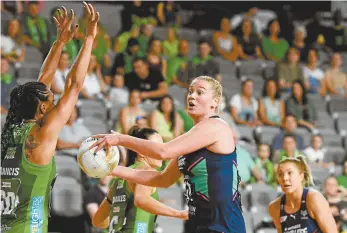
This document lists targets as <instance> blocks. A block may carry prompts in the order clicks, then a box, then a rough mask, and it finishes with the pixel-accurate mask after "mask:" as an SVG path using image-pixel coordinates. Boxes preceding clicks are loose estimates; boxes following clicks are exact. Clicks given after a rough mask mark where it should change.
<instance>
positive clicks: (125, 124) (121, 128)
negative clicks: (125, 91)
mask: <svg viewBox="0 0 347 233" xmlns="http://www.w3.org/2000/svg"><path fill="white" fill-rule="evenodd" d="M140 103H141V98H140V92H139V91H138V90H136V89H134V90H132V91H131V92H130V95H129V101H128V106H126V107H124V108H122V109H121V111H120V112H119V117H118V121H117V126H116V131H117V132H119V133H122V134H127V133H128V130H129V129H130V128H131V127H132V126H133V125H134V124H135V123H136V119H137V117H145V116H146V112H145V111H144V110H143V109H142V108H141V107H140Z"/></svg>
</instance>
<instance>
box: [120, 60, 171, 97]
mask: <svg viewBox="0 0 347 233" xmlns="http://www.w3.org/2000/svg"><path fill="white" fill-rule="evenodd" d="M133 67H134V71H133V72H130V73H128V74H126V75H125V77H124V81H125V86H126V87H127V88H128V89H129V91H132V90H134V89H136V90H139V91H140V96H141V99H142V100H146V99H150V100H158V99H160V98H161V97H162V96H164V95H166V94H167V93H168V87H167V84H166V82H165V80H164V77H163V75H162V74H161V72H159V71H156V70H152V69H149V67H148V63H147V61H146V60H145V59H143V58H136V59H135V60H134V62H133Z"/></svg>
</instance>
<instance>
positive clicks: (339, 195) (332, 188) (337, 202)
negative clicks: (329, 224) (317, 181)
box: [323, 176, 347, 228]
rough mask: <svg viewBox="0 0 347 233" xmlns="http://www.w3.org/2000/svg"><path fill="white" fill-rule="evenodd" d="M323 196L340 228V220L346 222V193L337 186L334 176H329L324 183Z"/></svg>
mask: <svg viewBox="0 0 347 233" xmlns="http://www.w3.org/2000/svg"><path fill="white" fill-rule="evenodd" d="M323 194H324V196H325V198H326V199H327V201H328V202H329V205H330V210H331V212H332V214H333V216H334V219H335V221H336V223H337V225H338V227H339V228H340V227H341V224H342V223H341V220H342V219H343V220H346V215H347V211H346V209H347V202H346V197H347V191H346V189H344V188H343V187H341V186H339V185H338V181H337V179H336V177H335V176H330V177H328V178H327V179H326V180H325V182H324V188H323Z"/></svg>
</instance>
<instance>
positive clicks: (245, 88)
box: [229, 79, 261, 127]
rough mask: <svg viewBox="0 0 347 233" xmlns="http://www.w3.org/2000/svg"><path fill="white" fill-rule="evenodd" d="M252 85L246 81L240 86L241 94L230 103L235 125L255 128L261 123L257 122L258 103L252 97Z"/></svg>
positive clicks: (251, 82)
mask: <svg viewBox="0 0 347 233" xmlns="http://www.w3.org/2000/svg"><path fill="white" fill-rule="evenodd" d="M253 89H254V83H253V81H252V80H250V79H246V80H245V81H243V82H242V84H241V90H242V92H241V94H235V95H234V96H233V97H232V98H231V100H230V102H229V106H230V111H231V115H232V117H233V118H234V121H235V123H236V124H241V125H247V126H250V127H255V126H257V125H259V124H261V122H260V121H259V120H258V114H257V111H258V101H257V99H256V98H255V97H253Z"/></svg>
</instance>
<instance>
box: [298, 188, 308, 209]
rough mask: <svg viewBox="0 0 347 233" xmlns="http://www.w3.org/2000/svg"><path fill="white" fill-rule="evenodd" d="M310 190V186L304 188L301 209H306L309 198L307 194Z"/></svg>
mask: <svg viewBox="0 0 347 233" xmlns="http://www.w3.org/2000/svg"><path fill="white" fill-rule="evenodd" d="M308 192H309V189H308V188H304V191H303V193H302V198H301V207H300V209H301V210H306V199H307V194H308Z"/></svg>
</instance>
